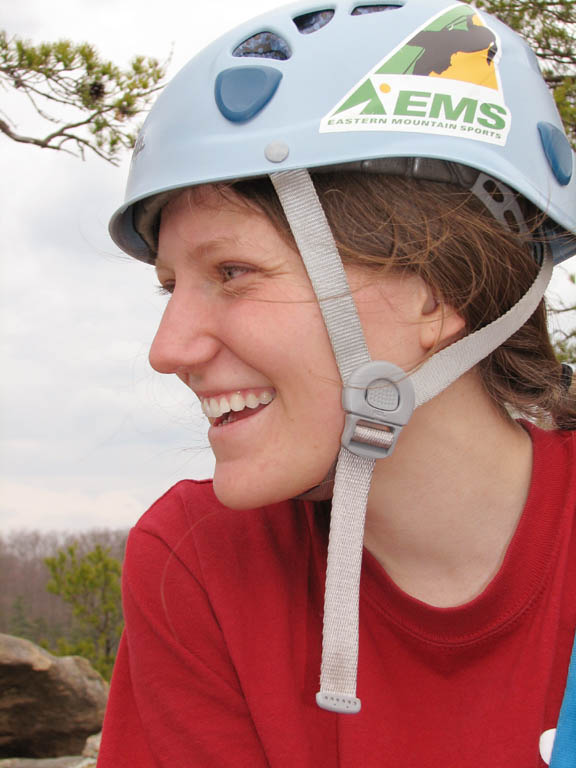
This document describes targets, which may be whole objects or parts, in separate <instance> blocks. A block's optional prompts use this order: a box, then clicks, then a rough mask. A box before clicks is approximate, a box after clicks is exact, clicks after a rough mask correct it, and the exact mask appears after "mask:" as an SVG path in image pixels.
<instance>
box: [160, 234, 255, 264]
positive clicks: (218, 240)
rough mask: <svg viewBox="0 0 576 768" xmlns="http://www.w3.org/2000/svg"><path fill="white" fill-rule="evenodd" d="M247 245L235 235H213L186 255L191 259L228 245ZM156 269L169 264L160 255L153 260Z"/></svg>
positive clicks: (246, 242) (228, 246)
mask: <svg viewBox="0 0 576 768" xmlns="http://www.w3.org/2000/svg"><path fill="white" fill-rule="evenodd" d="M243 245H244V246H247V245H250V244H249V243H248V241H246V240H239V239H238V238H237V237H215V238H213V239H212V240H207V241H206V242H205V243H202V244H201V245H198V246H196V248H194V249H193V250H192V251H190V252H189V253H188V254H187V256H188V258H191V259H196V258H202V256H204V255H205V254H207V253H210V252H211V251H219V250H222V249H224V248H230V246H234V247H236V248H237V247H238V246H243ZM155 266H156V269H160V268H162V267H164V268H166V269H168V268H169V265H168V264H166V263H165V262H163V261H162V259H161V258H160V256H157V257H156V262H155Z"/></svg>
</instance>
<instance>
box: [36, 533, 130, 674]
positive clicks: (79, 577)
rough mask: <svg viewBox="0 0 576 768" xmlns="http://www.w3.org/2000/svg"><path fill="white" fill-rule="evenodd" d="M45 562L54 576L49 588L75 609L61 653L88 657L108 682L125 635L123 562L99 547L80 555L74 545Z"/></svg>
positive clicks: (61, 646) (62, 641) (61, 642)
mask: <svg viewBox="0 0 576 768" xmlns="http://www.w3.org/2000/svg"><path fill="white" fill-rule="evenodd" d="M44 562H45V563H46V565H47V566H48V569H49V571H50V575H51V579H50V581H49V582H48V584H47V586H46V589H47V590H48V591H49V592H52V593H53V594H55V595H59V596H60V597H61V598H62V599H63V600H64V601H65V602H66V603H68V604H69V605H70V606H71V607H72V613H73V616H74V618H75V620H76V631H75V632H74V633H73V637H72V639H71V640H69V639H65V640H64V639H62V640H60V641H59V643H58V652H59V653H64V654H78V655H81V656H85V657H86V658H88V659H89V660H90V661H91V662H92V664H93V665H94V667H95V668H96V669H97V670H98V671H99V672H100V673H101V674H102V675H103V676H104V677H106V678H107V679H109V677H110V674H111V672H112V667H113V665H114V659H115V656H116V651H117V649H118V643H119V640H120V635H121V632H122V603H121V587H120V572H121V567H122V566H121V563H120V561H119V560H116V558H114V557H111V556H110V554H109V550H108V549H106V548H104V547H102V546H101V545H100V544H98V545H97V546H96V547H95V548H94V549H93V550H91V551H89V552H86V553H85V554H84V555H81V556H79V555H78V547H77V545H76V544H72V545H70V546H68V547H67V548H66V549H61V550H60V551H59V552H58V554H57V555H56V556H54V557H47V558H46V559H45V561H44Z"/></svg>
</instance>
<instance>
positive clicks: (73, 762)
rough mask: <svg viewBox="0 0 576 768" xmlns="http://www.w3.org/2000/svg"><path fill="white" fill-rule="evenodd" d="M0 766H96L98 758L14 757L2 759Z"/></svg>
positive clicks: (40, 767)
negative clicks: (44, 758) (39, 758)
mask: <svg viewBox="0 0 576 768" xmlns="http://www.w3.org/2000/svg"><path fill="white" fill-rule="evenodd" d="M0 768H96V760H92V759H91V758H86V757H54V758H48V759H47V760H29V759H27V758H20V757H13V758H10V759H9V760H0Z"/></svg>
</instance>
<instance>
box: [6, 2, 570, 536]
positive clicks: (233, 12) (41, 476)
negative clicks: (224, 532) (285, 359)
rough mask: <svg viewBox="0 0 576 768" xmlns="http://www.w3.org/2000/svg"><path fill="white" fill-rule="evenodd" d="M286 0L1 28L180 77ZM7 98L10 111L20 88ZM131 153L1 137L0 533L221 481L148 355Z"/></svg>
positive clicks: (119, 524) (47, 13)
mask: <svg viewBox="0 0 576 768" xmlns="http://www.w3.org/2000/svg"><path fill="white" fill-rule="evenodd" d="M277 4H278V2H277V0H244V1H243V2H242V3H239V2H238V0H210V1H209V2H206V3H205V4H202V3H201V2H200V1H199V0H193V2H188V3H184V2H182V0H163V2H162V3H142V2H140V1H138V2H136V0H50V2H49V3H46V2H45V0H26V2H20V0H4V2H3V14H2V24H3V26H4V28H5V29H6V30H7V32H8V33H9V34H17V35H20V36H24V37H26V38H29V39H30V40H32V41H33V42H40V41H42V40H55V39H59V38H62V37H67V38H70V39H72V40H73V41H75V42H81V41H84V40H88V41H90V42H91V43H93V44H94V45H95V46H96V47H97V48H98V50H99V51H100V53H101V54H102V55H103V56H105V57H108V58H110V59H112V60H114V61H115V63H117V64H118V65H126V64H127V63H128V62H129V60H130V59H131V58H132V57H133V56H134V55H136V54H145V55H148V56H155V57H157V58H159V59H160V60H166V59H167V58H168V57H169V56H170V54H171V56H172V58H171V63H170V67H169V76H171V75H173V74H175V73H176V71H177V70H178V69H179V68H180V67H181V66H183V65H184V64H185V63H186V61H187V60H188V59H189V58H191V57H192V56H193V55H194V54H195V53H196V52H197V51H199V50H201V48H203V47H204V46H205V45H206V44H208V43H209V42H211V41H212V40H213V39H215V38H216V37H217V36H219V35H220V34H222V33H223V32H225V31H226V30H227V29H230V28H232V27H234V26H236V25H237V24H238V23H240V22H242V21H244V20H246V19H248V18H250V17H251V16H255V15H258V14H259V13H262V12H264V11H266V10H269V9H270V8H273V7H275V6H276V5H277ZM1 98H2V105H0V112H1V111H2V110H3V109H4V110H6V112H8V111H9V108H10V107H11V105H12V103H13V102H12V101H11V94H9V93H4V92H3V93H2V94H1ZM19 127H20V129H21V132H22V133H25V132H26V130H25V125H24V124H22V125H21V126H19ZM128 163H129V157H128V156H126V157H125V158H124V160H123V162H122V163H121V165H120V166H119V167H114V166H112V165H109V164H107V163H106V162H104V161H103V160H100V159H98V158H88V159H87V160H86V161H85V162H82V161H81V160H78V159H76V158H72V157H69V156H67V155H64V154H62V153H59V152H53V151H48V150H40V149H37V148H35V147H32V146H27V145H23V144H16V143H14V142H12V141H10V140H9V139H7V138H5V137H4V136H2V135H0V168H1V178H2V184H0V224H1V238H0V351H1V360H2V364H1V368H0V371H1V373H0V534H1V533H2V532H3V531H14V530H19V529H37V530H69V531H74V530H85V529H90V528H99V527H108V528H127V527H129V526H131V525H133V524H134V523H135V522H136V520H137V519H138V517H139V516H140V515H141V514H142V513H143V512H144V511H145V509H146V508H147V507H148V506H149V505H150V504H151V503H152V502H153V501H154V500H155V499H156V498H157V497H158V496H160V495H161V494H162V493H163V492H164V491H165V490H167V489H168V488H169V487H170V486H171V485H173V484H174V483H175V482H177V481H178V480H179V479H181V478H183V477H196V478H201V477H209V476H210V475H211V471H212V467H213V458H212V454H211V451H210V448H209V446H208V441H207V438H206V426H207V425H206V420H205V418H204V417H203V416H202V414H201V411H200V407H199V404H198V402H197V401H196V400H195V398H194V396H193V395H192V394H191V393H190V391H189V390H188V389H186V388H185V387H184V386H183V385H182V384H181V383H180V382H179V381H178V380H177V379H175V378H174V377H164V376H161V375H160V374H157V373H155V372H154V371H152V369H151V368H150V367H149V365H148V363H147V352H148V347H149V344H150V341H151V339H152V337H153V335H154V331H155V328H156V326H157V323H158V320H159V318H160V316H161V312H162V309H163V306H164V304H165V299H163V298H161V297H160V296H158V295H157V292H156V290H155V285H156V280H155V277H154V274H153V270H152V269H151V268H149V267H146V266H145V265H142V264H141V263H140V262H137V261H135V260H133V259H130V258H129V257H127V256H124V255H122V253H121V252H120V251H119V250H118V248H117V247H116V246H115V245H114V244H113V243H112V242H111V240H110V238H109V236H108V234H107V226H108V220H109V218H110V215H111V214H112V213H113V211H114V210H115V208H116V207H117V206H118V205H120V204H121V202H122V199H123V193H124V185H125V180H126V175H127V169H128ZM570 272H576V260H575V259H572V260H571V261H570V263H568V265H567V267H566V268H564V269H563V270H557V274H556V276H555V279H554V283H553V286H552V289H551V292H552V294H553V295H554V296H555V297H558V300H560V299H563V300H564V301H574V302H576V289H575V288H574V286H572V285H571V283H570V282H569V280H568V274H569V273H570Z"/></svg>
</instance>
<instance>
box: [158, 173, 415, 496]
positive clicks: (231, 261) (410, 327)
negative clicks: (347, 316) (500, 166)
mask: <svg viewBox="0 0 576 768" xmlns="http://www.w3.org/2000/svg"><path fill="white" fill-rule="evenodd" d="M156 268H157V272H158V278H159V281H160V283H161V285H162V286H163V287H164V289H165V290H166V291H167V292H168V293H169V294H170V299H169V301H168V305H167V307H166V310H165V312H164V316H163V318H162V321H161V323H160V327H159V329H158V332H157V334H156V337H155V339H154V342H153V344H152V349H151V351H150V362H151V365H152V367H153V368H155V369H156V370H157V371H160V372H161V373H175V374H177V376H178V377H179V378H180V379H181V380H182V381H183V382H184V383H185V384H186V385H187V386H188V387H190V389H192V390H193V392H194V393H195V394H196V395H197V396H198V398H199V399H200V400H201V402H202V404H203V409H204V411H205V413H207V415H208V418H209V420H210V423H211V426H210V429H209V432H208V437H209V440H210V444H211V446H212V449H213V451H214V454H215V457H216V468H215V474H214V490H215V492H216V495H217V496H218V498H219V499H220V501H222V502H223V503H224V504H226V505H228V506H230V507H233V508H237V509H242V508H248V507H255V506H262V505H263V504H267V503H272V502H275V501H280V500H284V499H288V498H291V497H293V496H295V495H297V494H299V493H302V492H304V491H306V490H308V489H309V488H311V487H313V486H314V485H317V484H318V483H319V482H320V481H321V480H322V479H323V478H324V477H325V475H326V474H327V472H328V470H329V469H330V467H331V465H332V463H333V462H334V460H335V458H336V456H337V453H338V450H339V442H340V434H341V432H342V428H343V424H344V414H343V411H342V409H341V405H340V396H341V385H340V378H339V375H338V370H337V367H336V362H335V360H334V357H333V354H332V350H331V347H330V343H329V340H328V335H327V332H326V330H325V327H324V324H323V321H322V317H321V314H320V310H319V307H318V304H317V303H316V300H315V298H314V294H313V291H312V287H311V285H310V283H309V281H308V277H307V275H306V272H305V269H304V266H303V264H302V261H301V259H300V256H299V254H298V253H297V251H295V250H294V249H293V248H292V247H291V246H290V245H289V244H287V243H286V242H285V240H284V239H283V238H282V237H281V236H280V234H279V233H278V232H277V230H276V229H275V228H274V227H273V225H272V224H271V222H270V221H269V220H268V219H267V218H266V217H265V216H264V215H263V214H261V213H259V212H256V211H254V210H253V209H252V208H249V207H248V206H247V205H246V204H245V203H243V202H242V200H241V199H240V198H238V200H237V201H234V202H233V203H232V202H231V201H230V200H229V199H228V200H225V199H223V198H222V196H221V195H220V194H219V193H218V192H217V191H216V190H214V189H213V188H210V187H203V188H201V189H200V190H195V191H194V192H190V191H186V192H183V193H182V194H180V195H179V196H178V197H177V198H176V199H175V200H173V201H172V202H171V203H170V204H169V205H168V206H167V208H165V210H164V211H163V214H162V222H161V228H160V240H159V250H158V259H157V263H156ZM347 271H348V276H349V280H350V284H351V287H352V289H353V291H354V294H355V299H356V302H357V306H358V310H359V313H360V317H361V320H362V323H363V326H364V330H365V334H366V338H367V342H368V346H369V349H370V352H371V355H372V357H373V358H374V359H377V358H380V359H385V360H390V361H391V362H395V363H396V364H398V365H400V366H401V367H404V368H410V367H412V366H413V365H414V364H416V363H417V362H418V361H419V360H420V359H421V357H422V354H423V350H422V348H421V346H420V341H419V337H418V323H417V322H416V310H415V307H416V306H420V305H421V304H422V302H423V301H424V294H425V288H423V286H422V284H421V281H420V280H419V279H418V278H402V279H399V278H396V279H391V278H387V279H386V280H382V279H376V278H375V277H374V275H373V274H370V275H367V274H366V273H365V272H362V271H361V270H359V269H348V270H347Z"/></svg>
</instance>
